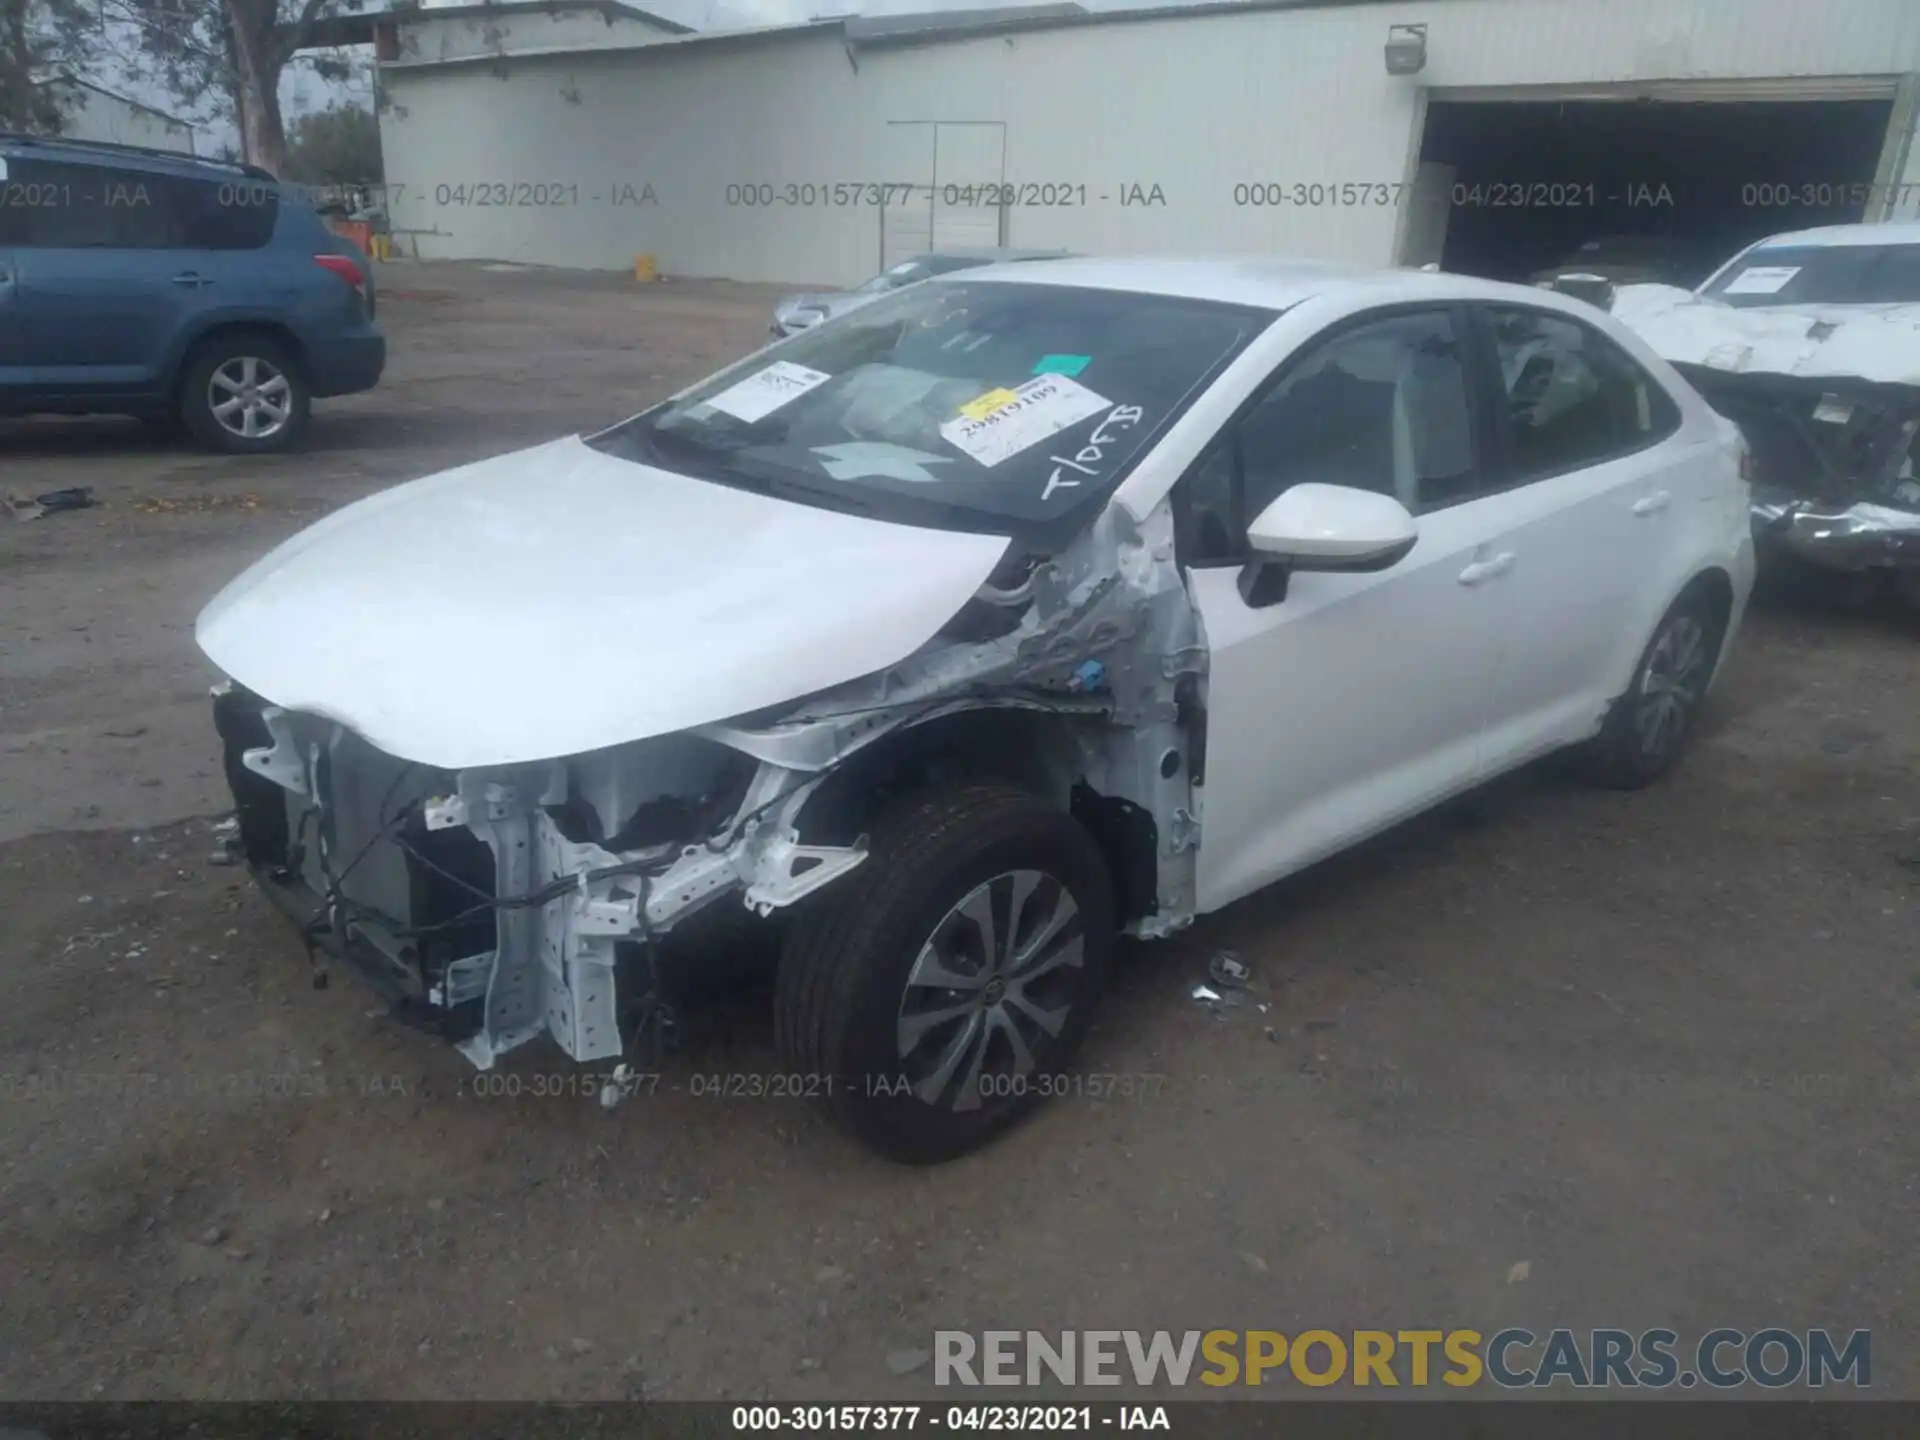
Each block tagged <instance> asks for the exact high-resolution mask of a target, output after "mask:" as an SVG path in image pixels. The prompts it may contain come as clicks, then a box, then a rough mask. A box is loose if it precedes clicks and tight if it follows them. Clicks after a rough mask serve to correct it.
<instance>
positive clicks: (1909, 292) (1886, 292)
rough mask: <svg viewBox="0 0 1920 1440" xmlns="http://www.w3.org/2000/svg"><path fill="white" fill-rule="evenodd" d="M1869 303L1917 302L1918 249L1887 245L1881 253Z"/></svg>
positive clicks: (1919, 284) (1919, 281)
mask: <svg viewBox="0 0 1920 1440" xmlns="http://www.w3.org/2000/svg"><path fill="white" fill-rule="evenodd" d="M1866 298H1867V300H1868V301H1869V302H1870V303H1871V302H1888V301H1897V302H1898V303H1900V304H1902V305H1911V304H1913V303H1914V302H1915V301H1920V245H1889V246H1888V247H1887V248H1886V249H1884V250H1882V251H1881V252H1880V262H1879V264H1878V265H1876V266H1875V267H1874V272H1873V280H1872V282H1871V287H1870V289H1869V291H1868V294H1867V296H1866Z"/></svg>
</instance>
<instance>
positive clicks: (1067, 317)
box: [588, 280, 1273, 532]
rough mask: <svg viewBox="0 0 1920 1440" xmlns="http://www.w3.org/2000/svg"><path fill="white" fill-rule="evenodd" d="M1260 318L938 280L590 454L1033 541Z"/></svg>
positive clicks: (803, 337) (1148, 299)
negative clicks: (1032, 533) (1037, 529)
mask: <svg viewBox="0 0 1920 1440" xmlns="http://www.w3.org/2000/svg"><path fill="white" fill-rule="evenodd" d="M1272 319H1273V313H1272V312H1271V311H1266V310H1258V309H1252V308H1248V307H1241V306H1232V305H1222V304H1219V303H1216V302H1211V301H1203V300H1186V299H1179V298H1174V297H1169V296H1159V295H1137V294H1128V293H1125V292H1121V291H1112V290H1093V289H1081V288H1075V287H1068V286H1055V285H1022V284H1009V283H1006V282H1004V281H1003V282H1000V283H993V282H969V281H964V280H949V281H941V282H940V283H938V284H932V285H921V286H917V287H916V288H914V289H911V290H903V291H901V292H900V293H899V294H897V295H891V296H888V297H885V298H883V299H880V300H876V301H874V302H873V303H872V304H871V305H864V306H862V307H860V308H859V309H858V310H855V311H852V312H850V313H849V314H846V315H843V316H841V317H840V318H839V319H837V320H832V321H828V322H827V323H825V324H822V325H819V326H816V327H814V328H813V329H811V330H808V331H805V332H803V333H802V334H800V335H799V336H796V337H795V338H794V339H792V340H789V341H786V342H784V343H782V344H779V345H776V346H773V347H772V348H770V349H769V350H766V351H763V352H761V353H760V354H758V355H755V356H753V357H752V358H751V359H750V360H747V361H743V362H742V363H741V364H739V365H736V366H733V367H732V368H731V369H729V370H726V371H723V372H722V373H721V374H720V375H718V376H715V377H714V378H713V379H711V380H709V381H707V382H705V383H704V384H702V385H699V386H697V387H695V388H694V389H693V390H691V391H689V392H688V393H687V394H685V395H683V396H681V397H680V398H678V399H677V400H673V401H670V402H668V403H667V404H665V405H662V406H658V407H656V408H655V409H653V410H650V411H647V412H646V413H644V414H642V415H638V416H636V417H634V418H633V419H632V420H629V421H627V422H626V423H624V424H622V425H619V426H617V427H615V428H614V429H612V430H609V431H607V432H605V433H604V434H601V435H597V436H594V437H593V438H592V440H590V441H589V442H588V443H590V444H592V445H593V446H595V447H596V448H597V449H600V450H603V451H606V452H607V453H609V454H612V455H617V456H620V457H622V458H624V459H629V460H636V461H640V462H643V463H647V464H654V465H659V466H661V467H663V468H666V469H674V470H680V471H683V472H685V473H689V474H695V475H700V476H703V477H705V478H708V479H714V480H719V481H722V482H724V483H729V484H736V485H740V486H742V487H743V488H747V489H770V490H775V491H777V492H779V493H782V494H787V495H790V496H791V497H792V498H797V499H805V500H813V501H815V502H816V503H820V504H825V505H830V506H832V505H838V506H840V507H841V508H852V509H856V510H859V511H861V512H863V513H869V514H874V515H876V516H879V517H880V518H883V519H898V520H902V521H905V522H907V523H926V524H949V525H957V526H960V527H962V528H969V529H985V530H989V531H996V532H1011V531H1017V530H1020V529H1023V528H1026V527H1029V526H1034V525H1039V526H1050V525H1052V524H1053V523H1055V522H1060V521H1063V520H1065V519H1066V518H1067V517H1069V516H1070V515H1072V514H1074V513H1075V512H1077V511H1078V510H1079V509H1080V508H1081V507H1082V506H1084V505H1088V504H1091V503H1092V502H1093V501H1094V500H1095V499H1096V497H1098V498H1104V497H1105V496H1106V495H1107V494H1109V493H1110V492H1111V491H1112V489H1113V488H1114V487H1115V486H1116V485H1118V484H1119V482H1120V480H1121V479H1122V478H1123V477H1124V476H1125V474H1126V473H1127V471H1128V470H1129V469H1130V468H1131V467H1132V465H1133V464H1134V462H1135V461H1136V460H1137V459H1138V458H1139V457H1140V456H1141V455H1143V454H1144V453H1145V452H1146V449H1147V447H1148V446H1149V444H1150V443H1151V442H1152V441H1153V440H1154V439H1155V438H1156V437H1157V436H1158V435H1159V434H1160V433H1161V432H1162V431H1164V430H1165V428H1166V427H1167V426H1168V425H1169V424H1171V423H1172V421H1173V420H1174V419H1175V418H1176V417H1177V416H1178V415H1179V414H1180V413H1181V412H1183V411H1184V410H1185V409H1186V407H1187V406H1188V405H1189V404H1190V403H1191V402H1192V401H1193V400H1194V399H1195V398H1196V397H1197V396H1198V395H1199V394H1200V392H1201V391H1202V390H1203V389H1205V388H1206V386H1207V385H1208V384H1210V383H1211V382H1212V380H1213V378H1214V377H1215V376H1216V375H1217V374H1218V373H1219V372H1220V370H1221V369H1222V368H1223V367H1224V366H1225V365H1226V364H1227V363H1228V362H1229V361H1231V360H1232V359H1233V358H1234V357H1235V356H1236V355H1238V354H1239V353H1240V351H1241V350H1242V349H1243V348H1244V347H1245V346H1246V344H1247V342H1248V341H1249V340H1251V339H1252V338H1253V337H1254V336H1255V335H1257V334H1258V333H1259V332H1260V331H1261V330H1262V329H1264V328H1265V327H1266V325H1267V324H1268V323H1269V322H1270V321H1271V320H1272ZM796 492H797V493H796Z"/></svg>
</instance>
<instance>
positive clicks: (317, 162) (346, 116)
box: [283, 104, 382, 185]
mask: <svg viewBox="0 0 1920 1440" xmlns="http://www.w3.org/2000/svg"><path fill="white" fill-rule="evenodd" d="M381 176H382V172H381V166H380V121H379V119H378V118H377V117H376V116H375V115H374V113H373V111H371V110H369V109H367V108H366V107H365V106H363V105H347V104H334V105H329V106H328V107H327V108H326V109H324V110H315V111H312V112H310V113H309V114H306V115H302V116H300V117H299V118H297V119H296V120H295V121H294V122H293V124H292V125H291V126H289V127H288V136H287V173H286V175H285V176H284V177H283V178H285V179H288V180H298V181H299V182H300V183H301V184H303V185H353V184H359V185H377V184H379V183H380V180H381Z"/></svg>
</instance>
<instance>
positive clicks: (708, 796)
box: [215, 685, 865, 1069]
mask: <svg viewBox="0 0 1920 1440" xmlns="http://www.w3.org/2000/svg"><path fill="white" fill-rule="evenodd" d="M215 693H216V700H215V724H216V726H217V728H218V730H219V732H220V735H221V736H222V739H223V742H224V746H225V762H226V773H227V779H228V783H229V786H230V787H231V789H232V791H233V796H234V804H235V810H236V815H237V819H238V825H239V832H240V843H241V848H242V850H243V852H244V853H245V856H246V860H247V864H248V866H249V868H250V869H251V871H252V872H253V874H254V875H255V877H256V879H257V880H258V882H259V884H260V886H261V888H262V890H263V891H264V892H265V893H266V894H267V895H268V896H269V898H271V899H272V900H273V901H274V902H275V903H276V905H277V906H278V907H279V908H280V909H282V910H283V911H285V912H286V913H287V914H288V915H289V916H290V917H291V918H292V919H293V920H294V921H295V923H296V924H297V925H298V926H299V927H300V930H301V933H302V935H303V936H304V937H305V939H306V942H307V944H308V946H309V953H310V954H325V955H328V956H331V957H334V958H337V959H340V960H342V961H345V962H347V963H348V964H349V965H350V966H351V968H352V969H353V970H354V971H356V972H357V973H359V974H360V975H361V976H363V977H364V978H366V979H368V980H370V981H372V982H373V983H374V985H375V987H376V989H378V990H379V991H380V992H381V993H382V994H384V995H386V996H387V997H389V998H390V999H392V1000H394V1001H395V1002H396V1003H397V1004H398V1005H399V1006H400V1007H401V1008H402V1010H403V1011H404V1013H405V1015H406V1017H407V1018H409V1019H416V1020H420V1021H421V1022H422V1024H423V1028H429V1029H433V1030H436V1031H438V1032H439V1033H442V1034H444V1035H447V1036H449V1037H450V1038H454V1039H456V1040H457V1041H458V1043H459V1045H460V1048H461V1050H462V1052H463V1053H464V1054H466V1056H467V1058H468V1059H469V1060H471V1061H472V1062H473V1063H474V1064H475V1065H476V1066H478V1067H479V1068H481V1069H487V1068H490V1067H491V1066H492V1065H493V1063H494V1062H495V1060H496V1059H497V1058H498V1057H499V1056H501V1055H502V1054H504V1053H506V1052H507V1051H509V1050H512V1049H515V1048H517V1047H518V1046H520V1045H522V1044H525V1043H527V1042H528V1041H531V1040H535V1039H537V1038H539V1037H541V1036H542V1035H545V1036H549V1037H551V1038H552V1039H553V1040H554V1041H555V1042H556V1043H557V1044H558V1046H559V1048H560V1049H561V1050H562V1051H563V1052H565V1053H566V1054H567V1055H569V1056H571V1057H572V1058H573V1059H575V1060H579V1061H594V1060H604V1059H611V1058H615V1057H618V1056H620V1055H621V1054H622V1053H623V1050H624V1049H625V1047H626V1044H627V1040H628V1038H629V1035H630V1032H631V1030H632V1028H633V1024H634V1022H633V1020H632V1017H633V1016H634V1015H635V1014H636V1013H644V1012H645V1011H646V1010H647V1008H648V1007H649V1006H650V1005H652V1004H654V1003H655V1002H656V1001H657V1000H658V996H657V994H656V993H655V986H656V983H657V979H658V968H657V965H656V961H657V959H658V956H657V954H656V942H658V941H660V940H661V939H663V938H664V937H665V936H667V935H668V933H669V932H671V931H675V930H678V929H680V928H681V927H682V926H683V924H684V923H685V922H687V921H688V920H690V919H692V918H694V917H696V916H697V915H698V914H699V913H700V912H702V911H704V910H706V909H708V908H709V907H711V906H714V905H715V904H716V903H719V902H723V901H724V900H725V899H726V897H729V896H732V897H734V899H735V900H736V901H738V902H744V904H745V906H746V908H747V909H748V910H749V911H751V912H753V913H754V914H756V915H760V916H766V915H769V914H771V913H772V912H773V911H775V910H777V909H780V908H782V907H784V906H786V905H790V904H792V903H793V902H794V901H796V900H798V899H800V898H801V897H802V896H804V895H806V894H808V893H811V891H813V890H815V889H818V888H820V887H821V886H822V885H825V884H829V883H831V882H832V881H833V880H835V879H837V878H838V877H839V876H840V875H842V874H844V873H845V872H846V871H848V870H850V869H851V868H853V866H855V865H857V864H859V863H860V862H861V861H862V860H863V859H864V858H865V850H864V847H863V846H862V845H855V846H851V847H835V846H811V845H805V844H802V843H800V840H799V836H798V833H797V831H796V830H795V828H794V818H795V815H796V814H797V811H798V809H799V807H800V806H801V805H802V804H804V803H805V800H806V798H807V796H808V795H809V794H810V793H811V790H812V788H813V786H814V785H815V784H816V783H817V780H818V777H817V776H814V775H809V774H805V773H798V772H795V771H792V770H788V769H785V768H783V767H781V766H779V765H775V764H770V763H765V762H755V761H751V760H748V759H747V758H746V757H745V756H743V755H741V754H739V753H738V752H736V751H732V750H729V749H727V748H726V747H724V746H721V745H718V744H717V743H715V742H710V741H702V740H698V739H692V738H687V737H671V738H670V739H666V740H661V741H653V742H641V743H640V744H639V745H636V746H634V747H623V749H622V750H617V751H607V752H596V753H595V754H593V755H590V756H582V757H573V758H572V759H567V760H556V761H551V762H540V763H537V764H532V765H522V766H507V767H498V768H495V769H491V770H486V771H471V770H469V771H461V772H459V773H457V774H456V773H449V772H444V771H438V770H434V769H432V768H430V767H425V766H419V765H414V764H410V763H408V762H406V761H403V760H400V759H397V758H395V757H393V756H390V755H387V754H385V753H384V752H382V751H379V750H377V749H375V748H373V747H372V746H370V745H368V744H367V743H366V742H365V741H363V740H361V739H359V738H358V737H357V736H355V735H353V734H352V733H351V732H349V731H347V730H345V729H344V728H343V727H341V726H339V725H336V724H333V723H331V722H328V721H325V720H321V719H319V718H318V717H315V716H311V715H302V714H297V713H294V712H289V711H285V710H282V709H280V708H278V707H275V706H272V705H269V704H267V703H266V702H264V701H263V700H261V699H260V697H258V696H256V695H253V694H251V693H249V692H247V691H245V690H244V689H242V688H240V687H238V686H233V685H227V686H223V687H220V688H219V689H217V690H216V692H215ZM668 801H671V802H673V803H671V804H668V803H666V802H668ZM715 817H718V821H719V822H724V823H716V820H715ZM608 832H611V834H610V835H609V834H608ZM603 835H608V838H604V839H603V838H601V837H602V836H603Z"/></svg>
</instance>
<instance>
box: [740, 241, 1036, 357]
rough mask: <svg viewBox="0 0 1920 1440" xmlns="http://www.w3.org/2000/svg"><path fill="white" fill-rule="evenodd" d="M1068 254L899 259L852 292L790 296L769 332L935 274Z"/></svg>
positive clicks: (784, 331)
mask: <svg viewBox="0 0 1920 1440" xmlns="http://www.w3.org/2000/svg"><path fill="white" fill-rule="evenodd" d="M1071 254H1072V252H1071V251H1068V250H1007V249H981V250H929V251H928V252H927V253H926V254H924V255H916V256H914V257H913V258H912V259H911V260H902V261H901V262H900V263H899V264H898V265H895V266H892V267H891V268H889V269H886V270H882V271H881V272H880V273H879V274H878V275H876V276H874V277H873V278H872V279H871V280H868V281H865V282H863V283H862V284H860V285H858V286H856V287H855V288H854V289H852V290H823V291H818V292H816V293H813V294H807V295H789V296H788V297H787V298H786V299H784V300H782V301H781V302H780V303H779V304H778V305H776V306H774V307H773V324H772V325H771V326H770V327H769V329H770V331H771V333H772V334H773V335H775V336H777V337H780V338H783V339H784V338H785V337H786V336H788V335H798V334H799V333H800V332H801V331H802V330H808V329H811V328H812V327H813V326H815V325H818V324H819V323H820V322H821V321H822V320H830V319H833V318H834V317H836V316H839V315H844V314H846V313H847V312H848V311H849V310H858V309H859V308H860V307H861V306H862V305H866V304H869V303H871V302H872V301H874V300H877V299H879V298H880V297H881V296H882V295H886V294H890V293H891V292H893V291H895V290H899V289H901V288H903V287H904V286H907V285H912V284H914V283H916V282H917V281H921V280H926V279H929V278H931V277H932V276H935V275H945V274H947V273H948V272H949V271H953V270H971V269H973V268H974V267H975V266H979V265H1004V264H1006V263H1007V262H1009V261H1013V260H1060V259H1064V258H1066V257H1068V256H1069V255H1071Z"/></svg>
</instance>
